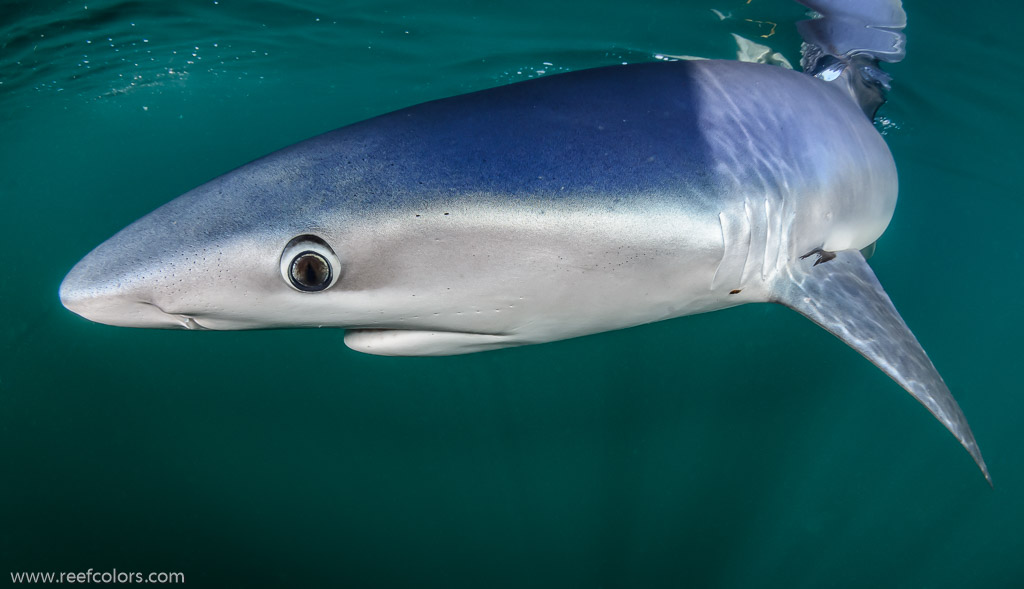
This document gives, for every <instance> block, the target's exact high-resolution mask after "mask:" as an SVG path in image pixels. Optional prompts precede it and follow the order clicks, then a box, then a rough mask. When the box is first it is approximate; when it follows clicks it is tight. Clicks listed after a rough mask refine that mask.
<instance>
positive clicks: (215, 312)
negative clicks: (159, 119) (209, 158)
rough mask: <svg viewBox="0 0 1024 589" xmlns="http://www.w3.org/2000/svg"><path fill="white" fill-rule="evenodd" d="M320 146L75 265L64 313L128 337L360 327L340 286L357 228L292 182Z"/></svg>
mask: <svg viewBox="0 0 1024 589" xmlns="http://www.w3.org/2000/svg"><path fill="white" fill-rule="evenodd" d="M312 147H313V149H312V150H310V149H309V148H298V149H296V148H292V149H290V150H285V153H279V154H274V155H272V156H269V157H267V158H264V159H263V160H261V161H258V162H254V163H253V164H249V165H248V166H244V167H242V168H240V169H238V170H235V171H234V172H231V173H229V174H227V175H225V176H222V177H220V178H218V179H215V180H213V181H211V182H209V183H207V184H205V185H203V186H200V187H198V188H196V189H195V190H192V191H191V192H189V193H187V194H185V195H183V196H181V197H179V198H178V199H175V200H173V201H171V202H169V203H167V204H166V205H164V206H162V207H160V208H159V209H157V210H155V211H153V212H152V213H150V214H148V215H146V216H145V217H143V218H141V219H139V220H137V221H136V222H134V223H132V224H131V225H129V226H127V227H126V228H124V229H123V230H122V231H120V232H119V233H117V234H116V235H114V236H113V237H111V238H110V239H108V240H107V241H106V242H104V243H102V244H101V245H100V246H98V247H97V248H96V249H94V250H93V251H92V252H90V253H89V254H88V255H87V256H85V257H84V258H83V259H82V260H81V261H80V262H79V263H78V264H77V265H75V266H74V268H73V269H72V270H71V271H70V272H69V273H68V275H67V276H66V277H65V279H64V281H63V283H62V284H61V286H60V299H61V302H62V303H63V304H64V306H65V307H67V308H68V309H70V310H72V311H74V312H75V313H77V314H79V315H81V316H83V317H85V318H87V319H90V320H92V321H96V322H99V323H105V324H109V325H118V326H125V327H149V328H171V329H174V328H178V329H257V328H273V327H284V326H288V327H293V326H300V327H301V326H322V325H334V326H346V325H351V324H352V323H353V322H358V321H359V318H357V317H352V316H346V309H347V308H348V306H346V305H345V304H344V301H345V300H346V298H350V297H346V293H345V292H344V291H343V288H341V287H340V285H341V284H342V280H341V278H342V277H343V276H344V275H345V273H346V264H345V261H346V250H345V248H344V241H343V235H341V233H343V231H344V229H343V228H344V227H345V223H344V222H341V223H338V222H337V219H336V217H335V215H334V212H336V211H331V210H325V209H324V205H323V203H322V199H319V198H317V193H316V192H315V191H310V187H309V186H308V184H309V182H310V181H309V180H308V179H306V178H303V175H302V174H294V173H292V174H289V173H287V172H286V168H287V169H290V170H292V171H295V170H300V171H301V169H302V167H303V166H304V165H309V159H310V158H311V157H312V156H311V152H315V141H314V142H313V145H312ZM300 184H301V185H300ZM297 194H304V195H306V196H304V197H301V198H300V197H296V195H297ZM283 203H288V206H287V207H286V206H284V205H283ZM328 226H329V227H331V228H332V229H327V227H328ZM339 228H340V229H339Z"/></svg>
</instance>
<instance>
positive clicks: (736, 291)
mask: <svg viewBox="0 0 1024 589" xmlns="http://www.w3.org/2000/svg"><path fill="white" fill-rule="evenodd" d="M741 292H743V289H742V288H734V289H732V290H730V291H729V294H740V293H741Z"/></svg>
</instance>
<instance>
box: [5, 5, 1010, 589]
mask: <svg viewBox="0 0 1024 589" xmlns="http://www.w3.org/2000/svg"><path fill="white" fill-rule="evenodd" d="M711 8H715V9H718V10H720V11H722V12H723V13H730V12H731V13H733V16H734V18H731V19H728V20H724V21H720V20H719V19H718V17H717V16H715V15H714V14H713V13H712V12H711V11H710V10H709V9H711ZM906 8H907V12H908V15H909V19H910V26H909V28H908V29H907V34H908V38H909V44H908V49H909V53H908V57H907V59H906V61H904V62H903V63H901V64H897V65H894V66H890V67H889V71H890V72H892V73H893V75H894V77H895V84H894V92H893V93H892V95H891V101H890V103H889V104H888V105H887V106H886V107H885V108H884V110H883V111H882V114H883V115H884V116H886V117H887V118H888V119H889V120H890V124H889V125H888V127H887V131H886V132H887V140H888V142H889V144H890V146H891V147H892V150H893V153H894V155H895V158H896V161H897V164H898V166H899V170H900V175H901V196H900V203H899V206H898V207H897V211H896V216H895V218H894V219H893V222H892V224H891V226H890V228H889V230H888V231H887V233H886V234H885V236H884V237H883V238H882V240H881V242H880V243H879V249H878V253H877V254H876V255H875V257H874V258H873V259H872V265H873V267H874V268H875V271H876V272H877V274H878V275H879V278H880V280H881V281H882V283H883V284H884V285H885V286H886V288H887V290H888V292H889V293H890V295H891V296H892V298H893V300H894V301H895V302H896V305H897V307H898V308H899V309H900V310H901V312H902V314H903V316H904V318H905V319H906V320H907V322H908V323H909V324H910V325H911V327H912V328H913V329H914V331H915V332H916V334H917V336H918V338H919V339H920V340H921V341H922V343H923V344H924V346H925V348H926V349H927V350H928V352H929V354H930V355H931V357H932V358H933V360H934V361H935V364H936V365H937V366H938V368H939V370H940V371H941V372H942V374H943V376H944V377H945V379H946V381H947V382H948V383H949V385H950V388H951V389H952V390H953V392H954V394H956V396H957V398H958V399H959V401H960V404H961V405H962V407H963V409H964V411H965V413H966V414H967V416H968V418H969V419H970V422H971V424H972V426H973V429H974V432H975V434H976V436H977V438H978V441H979V443H980V444H981V447H982V450H983V452H984V454H985V457H986V459H987V461H988V464H989V467H990V469H991V471H992V474H993V478H994V480H995V485H996V486H995V489H994V490H993V489H989V488H988V486H987V485H986V484H985V482H984V480H983V479H982V477H981V475H980V474H979V473H978V471H977V470H976V468H975V466H974V465H973V463H972V462H971V460H970V459H969V457H968V456H967V454H966V453H965V452H964V451H963V450H962V449H961V448H960V447H959V446H958V445H957V443H956V441H955V440H954V439H953V438H952V437H951V436H950V435H949V434H948V433H947V432H946V431H944V429H943V428H942V427H941V426H940V425H939V424H938V423H937V422H936V421H935V420H934V419H932V418H931V417H930V416H929V415H928V414H927V412H926V411H925V410H924V409H923V408H922V407H920V406H919V405H918V404H917V403H916V402H915V401H914V400H913V399H911V398H910V396H909V395H907V394H905V393H904V392H903V391H902V390H900V389H899V388H898V386H896V385H895V384H894V383H892V382H891V381H889V380H888V379H887V378H886V377H885V376H884V375H883V374H882V373H881V372H880V371H878V370H877V369H875V368H874V367H872V366H871V365H870V364H869V363H868V362H867V361H865V360H863V359H862V358H861V357H860V356H858V355H857V354H856V353H855V352H853V351H852V350H849V349H848V348H846V347H845V346H844V345H843V344H842V343H840V342H839V341H838V340H836V339H834V338H833V337H832V336H830V335H828V334H826V333H825V332H824V331H822V330H820V329H818V328H816V327H815V326H813V325H812V324H811V323H810V322H808V321H806V320H805V319H803V318H801V317H799V316H797V315H796V314H795V313H792V312H790V311H788V310H786V309H783V308H780V307H774V306H769V305H749V306H746V307H741V308H737V309H732V310H729V311H724V312H719V313H712V314H708V315H703V316H696V317H688V318H683V319H678V320H674V321H668V322H663V323H659V324H654V325H648V326H643V327H638V328H634V329H630V330H625V331H620V332H615V333H608V334H602V335H597V336H591V337H587V338H582V339H577V340H572V341H566V342H559V343H554V344H548V345H542V346H534V347H528V348H521V349H512V350H504V351H498V352H489V353H485V354H478V355H473V356H466V357H455V358H437V359H420V358H412V359H389V358H379V357H371V356H364V355H360V354H357V353H355V352H352V351H349V350H348V349H347V348H345V347H344V345H343V343H342V336H341V333H340V332H336V331H330V330H319V331H315V330H313V331H276V332H242V333H214V332H206V333H197V332H172V331H146V330H129V329H121V328H113V327H107V326H102V325H97V324H91V323H89V322H87V321H85V320H83V319H81V318H79V317H77V316H75V315H73V314H71V313H70V312H68V311H65V310H64V309H63V308H62V307H61V306H60V304H59V302H58V300H57V287H58V285H59V283H60V280H61V278H62V277H63V276H64V274H65V273H66V272H67V270H68V269H70V268H71V266H72V265H73V264H74V263H75V262H76V261H77V260H78V259H79V258H80V257H81V256H83V255H84V254H85V253H86V252H88V251H89V250H90V249H91V248H92V247H94V246H95V245H97V244H99V243H100V242H101V241H102V240H104V239H106V238H107V237H109V236H110V235H112V234H113V233H114V232H116V231H117V230H118V229H120V228H121V227H123V226H124V225H126V224H127V223H129V222H131V221H132V220H134V219H136V218H137V217H139V216H141V215H143V214H144V213H146V212H148V211H150V210H151V209H153V208H155V207H157V206H158V205H160V204H162V203H164V202H166V201H167V200H170V199H171V198H173V197H175V196H177V195H178V194H180V193H182V192H184V191H186V190H188V189H190V188H192V187H194V186H196V185H198V184H200V183H202V182H204V181H206V180H208V179H210V178H212V177H214V176H216V175H219V174H221V173H224V172H226V171H228V170H230V169H232V168H234V167H235V166H238V165H240V164H243V163H245V162H247V161H249V160H251V159H254V158H256V157H258V156H260V155H263V154H265V153H268V152H270V151H273V150H275V149H277V148H280V147H284V146H286V145H288V144H291V143H293V142H295V141H298V140H301V139H303V138H306V137H308V136H311V135H313V134H316V133H320V132H323V131H326V130H329V129H332V128H335V127H338V126H341V125H344V124H347V123H350V122H354V121H357V120H360V119H363V118H366V117H369V116H372V115H374V114H379V113H382V112H386V111H388V110H392V109H395V108H398V107H402V106H406V105H410V104H414V103H418V102H422V101H424V100H428V99H432V98H438V97H444V96H449V95H453V94H458V93H462V92H466V91H470V90H474V89H480V88H485V87H489V86H495V85H500V84H505V83H509V82H513V81H516V80H519V79H524V78H526V77H529V76H531V75H532V76H536V75H549V74H551V73H555V72H558V71H566V70H575V69H581V68H585V67H592V66H598V65H605V64H611V63H621V62H624V61H625V62H637V61H650V60H653V59H655V55H657V54H690V55H703V56H709V57H730V56H731V55H733V52H734V50H735V46H734V44H733V41H732V39H731V37H730V36H729V33H731V32H736V33H739V34H742V35H744V36H747V37H750V38H755V39H756V38H758V35H759V34H766V33H767V32H768V31H770V25H764V24H758V23H756V22H750V21H771V22H775V23H778V27H777V30H776V34H775V35H774V36H772V37H771V38H769V39H767V42H769V43H770V44H771V45H772V46H773V47H774V48H775V49H776V50H781V51H783V52H784V53H785V54H786V55H788V56H789V58H790V59H791V60H793V61H795V60H796V58H797V52H796V49H797V47H798V45H799V41H798V39H797V37H796V34H795V32H794V30H793V27H792V23H793V21H794V20H796V19H799V18H801V15H802V10H801V8H800V7H799V6H797V5H795V4H791V3H789V2H786V1H785V0H772V1H768V0H754V1H753V2H750V3H749V4H748V3H747V2H746V0H713V1H706V0H705V1H699V0H688V1H687V2H668V1H664V2H655V1H653V0H646V1H645V0H640V1H636V2H609V1H603V0H594V1H590V2H586V3H583V2H577V3H556V2H551V1H550V0H545V1H538V0H517V1H515V2H506V1H504V0H502V1H499V2H478V1H468V0H448V1H430V0H428V1H421V2H409V1H402V0H387V1H369V0H366V1H363V2H344V3H341V2H339V3H334V2H321V3H316V2H294V3H288V4H285V3H274V2H241V1H235V0H220V1H219V2H214V1H212V0H207V1H203V2H174V3H171V2H159V3H158V2H153V3H145V2H125V3H123V4H117V3H113V2H109V1H100V2H93V1H91V0H79V1H78V2H75V3H61V2H39V1H33V2H27V1H22V2H4V3H3V4H0V198H2V200H0V203H2V207H3V208H2V209H0V212H2V215H0V223H2V229H3V231H2V232H0V240H2V241H0V261H2V263H3V267H4V268H5V270H4V272H3V274H2V276H3V278H2V279H0V302H2V303H3V304H2V305H0V307H2V311H0V313H2V318H0V448H2V449H0V575H2V577H3V578H4V579H5V581H4V582H7V580H8V572H11V571H31V570H39V571H72V572H74V571H80V570H86V569H89V568H94V569H98V570H111V569H114V568H116V569H117V570H120V571H144V572H149V571H181V572H183V573H185V576H186V581H187V583H188V584H189V585H199V586H235V585H250V586H258V585H277V586H299V587H306V586H352V587H359V586H365V587H391V586H408V587H457V586H468V587H494V586H502V587H526V586H529V587H582V586H589V587H626V586H633V587H647V586H674V587H742V588H749V587H809V588H817V587H907V588H911V587H913V588H920V587H958V588H959V587H981V586H984V587H1019V586H1024V565H1022V564H1021V560H1020V559H1021V554H1022V553H1024V539H1022V534H1024V532H1022V530H1024V509H1022V501H1024V490H1022V485H1024V472H1022V468H1021V460H1020V450H1021V448H1022V447H1024V439H1022V433H1021V427H1020V423H1021V418H1020V415H1021V413H1022V409H1024V400H1022V395H1021V394H1020V388H1021V387H1020V385H1019V381H1018V375H1019V372H1020V362H1021V361H1020V358H1019V356H1020V354H1021V351H1022V349H1024V346H1022V344H1021V343H1020V339H1019V337H1018V334H1019V332H1020V330H1021V328H1022V326H1024V322H1022V309H1021V304H1020V302H1021V292H1022V289H1024V278H1022V272H1021V263H1022V262H1021V251H1022V249H1024V248H1022V246H1021V235H1022V233H1021V230H1020V224H1021V219H1022V218H1024V215H1022V213H1024V205H1022V200H1024V199H1022V195H1021V190H1020V188H1019V187H1020V186H1021V184H1022V182H1024V166H1021V164H1020V162H1019V157H1020V154H1021V148H1020V137H1021V136H1022V133H1024V124H1022V121H1021V115H1020V110H1019V107H1020V104H1021V102H1020V101H1021V90H1022V88H1024V83H1022V82H1021V76H1020V72H1021V68H1020V64H1019V58H1018V56H1017V51H1018V47H1019V33H1018V32H1017V24H1018V23H1020V22H1022V21H1024V6H1022V5H1021V3H1019V2H1015V3H1009V2H1007V3H1000V4H999V6H998V10H1000V11H1001V12H992V11H994V10H996V8H994V7H991V6H989V7H983V6H979V5H970V4H966V3H961V2H920V1H913V0H912V1H909V2H907V7H906ZM745 19H750V21H747V20H745ZM538 70H540V71H543V72H544V73H543V74H541V73H538ZM310 365H312V366H319V367H322V368H323V369H324V370H326V372H327V373H329V374H330V378H329V379H328V380H325V381H323V382H321V383H313V386H311V383H309V382H308V381H307V380H306V379H299V378H296V377H295V371H294V370H293V369H294V368H295V367H297V366H310Z"/></svg>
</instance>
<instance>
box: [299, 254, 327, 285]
mask: <svg viewBox="0 0 1024 589" xmlns="http://www.w3.org/2000/svg"><path fill="white" fill-rule="evenodd" d="M290 274H291V279H292V284H294V285H295V287H296V288H298V289H299V290H305V291H317V290H323V289H325V288H327V285H328V284H330V283H331V265H330V264H329V263H328V262H327V259H326V258H324V257H323V256H321V255H320V254H318V253H316V252H311V251H306V252H302V253H301V254H299V255H297V256H295V259H294V260H292V269H291V272H290Z"/></svg>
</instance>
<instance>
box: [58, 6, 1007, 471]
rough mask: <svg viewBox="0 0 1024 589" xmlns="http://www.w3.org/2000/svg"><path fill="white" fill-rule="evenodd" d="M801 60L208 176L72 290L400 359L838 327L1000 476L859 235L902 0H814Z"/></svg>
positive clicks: (146, 320) (530, 99) (547, 101)
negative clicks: (688, 328) (795, 324)
mask: <svg viewBox="0 0 1024 589" xmlns="http://www.w3.org/2000/svg"><path fill="white" fill-rule="evenodd" d="M803 3H804V4H806V5H807V6H808V7H810V8H812V9H813V10H815V11H816V13H817V18H815V19H811V20H808V21H805V22H803V23H801V24H800V25H799V26H800V30H801V33H802V35H803V37H804V39H805V47H804V59H803V61H802V65H803V68H804V70H805V72H804V73H799V72H794V71H791V70H787V69H783V68H781V67H774V66H769V65H761V64H751V63H739V62H728V61H681V62H659V63H647V64H635V65H626V66H612V67H606V68H597V69H592V70H583V71H578V72H571V73H567V74H559V75H553V76H546V77H542V78H539V79H535V80H530V81H526V82H521V83H517V84H511V85H508V86H504V87H499V88H494V89H490V90H484V91H481V92H475V93H472V94H466V95H462V96H454V97H451V98H446V99H442V100H438V101H433V102H429V103H425V104H420V105H416V106H412V107H409V108H406V109H403V110H399V111H396V112H393V113H389V114H385V115H382V116H379V117H376V118H373V119H369V120H367V121H363V122H360V123H356V124H354V125H350V126H348V127H344V128H341V129H338V130H335V131H332V132H330V133H326V134H324V135H321V136H319V137H314V138H312V139H309V140H306V141H303V142H301V143H298V144H296V145H293V146H291V147H288V148H286V149H283V150H281V151H279V152H276V153H273V154H271V155H268V156H266V157H264V158H261V159H259V160H257V161H255V162H252V163H250V164H248V165H246V166H243V167H241V168H239V169H237V170H234V171H232V172H229V173H227V174H225V175H223V176H221V177H219V178H216V179H214V180H212V181H210V182H209V183H207V184H204V185H202V186H200V187H198V188H196V189H194V190H192V191H190V192H188V193H186V194H184V195H182V196H181V197H179V198H177V199H175V200H173V201H171V202H169V203H167V204H166V205H164V206H163V207H160V208H159V209H157V210H155V211H153V212H152V213H150V214H149V215H147V216H145V217H143V218H142V219H139V220H138V221H136V222H135V223H132V224H131V225H129V226H128V227H126V228H125V229H123V230H122V231H121V232H119V233H118V234H116V235H115V236H113V237H111V238H110V239H109V240H107V241H106V242H104V243H103V244H101V245H100V246H99V247H97V248H96V249H95V250H93V251H92V252H91V253H89V254H88V255H87V256H85V258H83V259H82V260H81V261H80V262H79V263H78V264H77V265H76V266H75V267H74V268H73V269H72V270H71V272H70V273H69V274H68V275H67V277H66V278H65V279H64V282H63V283H62V285H61V289H60V296H61V300H62V302H63V303H64V305H65V306H66V307H67V308H69V309H71V310H72V311H74V312H76V313H78V314H80V315H82V316H84V317H86V318H88V319H91V320H93V321H97V322H102V323H108V324H111V325H122V326H130V327H157V328H179V329H259V328H287V327H338V328H343V329H345V330H346V335H345V343H346V344H347V345H348V346H349V347H350V348H352V349H354V350H358V351H361V352H367V353H373V354H385V355H421V356H429V355H448V354H461V353H471V352H479V351H485V350H493V349H498V348H503V347H509V346H521V345H528V344H538V343H544V342H549V341H555V340H560V339H565V338H571V337H577V336H583V335H587V334H592V333H598V332H602V331H608V330H613V329H620V328H625V327H630V326H634V325H639V324H643V323H649V322H652V321H659V320H663V319H669V318H673V317H680V316H683V315H690V314H694V313H701V312H706V311H714V310H717V309H724V308H727V307H731V306H735V305H739V304H744V303H753V302H774V303H780V304H783V305H786V306H788V307H790V308H792V309H794V310H796V311H797V312H799V313H801V314H803V315H805V316H807V317H808V318H810V319H811V320H813V321H814V322H815V323H817V324H819V325H821V326H822V327H824V328H825V329H827V330H828V331H830V332H831V333H833V334H835V335H836V336H837V337H839V338H840V339H842V340H843V341H844V342H846V343H847V344H849V345H850V346H851V347H852V348H854V349H855V350H857V351H858V352H860V353H861V354H863V355H864V356H865V357H866V358H867V359H868V360H870V361H871V362H872V363H874V364H875V365H876V366H878V367H879V368H881V369H882V370H883V371H885V373H886V374H888V375H889V376H891V377H892V378H893V379H894V380H895V381H896V382H897V383H899V384H900V386H902V387H903V388H905V389H906V390H907V391H908V392H910V393H911V394H912V395H913V396H914V397H915V398H917V399H918V400H919V401H921V402H922V403H923V404H924V405H925V407H927V408H928V410H929V411H931V412H932V414H933V415H935V417H936V418H937V419H938V420H939V421H940V422H941V423H942V424H943V425H945V426H946V427H947V428H948V429H949V430H950V431H951V432H952V433H953V434H954V435H955V436H956V437H957V439H958V440H959V441H960V443H961V444H962V445H963V446H964V447H965V448H966V449H967V450H968V452H969V453H970V455H971V456H972V457H973V458H974V460H975V461H976V462H977V464H978V466H979V468H981V470H982V472H983V473H984V474H985V477H986V478H988V476H989V475H988V471H987V469H986V467H985V463H984V461H983V460H982V458H981V454H980V452H979V451H978V447H977V444H976V442H975V440H974V437H973V435H972V434H971V431H970V428H969V427H968V426H967V422H966V420H965V419H964V416H963V414H962V412H961V411H960V409H959V407H958V406H957V404H956V401H955V400H954V399H953V397H952V395H951V394H950V392H949V390H948V388H947V387H946V385H945V384H944V383H943V381H942V378H941V377H940V376H939V374H938V372H937V371H936V370H935V368H934V366H932V364H931V362H930V361H929V360H928V357H927V355H925V353H924V350H923V349H922V348H921V346H920V345H919V344H918V342H917V340H916V339H915V338H914V336H913V334H912V333H911V332H910V330H909V329H908V328H907V326H906V324H905V323H904V322H903V320H902V319H901V318H900V316H899V314H898V313H897V312H896V309H895V308H894V307H893V305H892V303H891V301H890V300H889V298H888V296H886V294H885V291H884V290H883V289H882V287H881V286H880V285H879V283H878V281H877V280H876V279H875V277H874V274H873V273H872V272H871V270H870V268H869V267H868V265H867V262H866V260H865V258H864V256H863V255H862V254H861V253H860V251H861V250H867V249H868V248H871V247H872V245H873V244H874V243H875V241H876V240H877V239H878V237H879V236H880V235H881V234H882V232H883V231H884V230H885V228H886V226H887V225H888V223H889V220H890V218H891V217H892V214H893V210H894V208H895V205H896V195H897V176H896V166H895V163H894V162H893V159H892V156H891V154H890V152H889V149H888V147H887V146H886V144H885V141H884V140H883V139H882V137H881V136H880V135H879V133H878V132H877V131H876V130H875V128H874V125H873V124H872V120H871V117H872V116H873V114H874V112H875V110H877V108H878V106H879V105H880V104H881V103H882V101H883V100H884V97H885V92H886V90H887V89H888V84H889V78H888V76H887V75H886V74H885V73H884V71H882V69H881V67H880V66H879V64H880V62H884V61H898V60H899V59H901V58H902V56H903V45H904V40H903V33H902V29H903V27H904V25H905V21H906V17H905V15H904V14H903V10H902V7H901V6H900V3H899V2H898V1H895V2H894V1H885V0H870V1H864V2H842V1H839V0H833V1H826V0H807V1H805V2H803Z"/></svg>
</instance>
